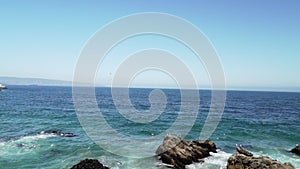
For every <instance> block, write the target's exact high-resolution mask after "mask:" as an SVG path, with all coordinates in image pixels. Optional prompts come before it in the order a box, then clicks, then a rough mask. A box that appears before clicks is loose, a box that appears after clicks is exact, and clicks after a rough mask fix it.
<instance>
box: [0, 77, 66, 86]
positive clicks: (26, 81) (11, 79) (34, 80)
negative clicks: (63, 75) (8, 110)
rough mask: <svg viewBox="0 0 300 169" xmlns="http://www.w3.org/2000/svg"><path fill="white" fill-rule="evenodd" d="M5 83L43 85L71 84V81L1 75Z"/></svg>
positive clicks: (1, 81) (1, 80)
mask: <svg viewBox="0 0 300 169" xmlns="http://www.w3.org/2000/svg"><path fill="white" fill-rule="evenodd" d="M0 83H1V84H3V85H6V86H8V85H43V86H71V85H72V82H71V81H64V80H51V79H42V78H19V77H0Z"/></svg>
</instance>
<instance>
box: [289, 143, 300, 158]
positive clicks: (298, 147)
mask: <svg viewBox="0 0 300 169" xmlns="http://www.w3.org/2000/svg"><path fill="white" fill-rule="evenodd" d="M290 152H291V153H295V154H297V155H299V156H300V146H299V145H296V147H294V148H293V149H292V150H291V151H290Z"/></svg>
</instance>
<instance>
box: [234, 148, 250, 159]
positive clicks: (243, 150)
mask: <svg viewBox="0 0 300 169" xmlns="http://www.w3.org/2000/svg"><path fill="white" fill-rule="evenodd" d="M236 151H237V152H238V153H240V154H244V155H245V156H249V157H252V156H253V154H252V153H251V152H250V151H248V150H246V149H244V148H243V147H242V146H237V147H236Z"/></svg>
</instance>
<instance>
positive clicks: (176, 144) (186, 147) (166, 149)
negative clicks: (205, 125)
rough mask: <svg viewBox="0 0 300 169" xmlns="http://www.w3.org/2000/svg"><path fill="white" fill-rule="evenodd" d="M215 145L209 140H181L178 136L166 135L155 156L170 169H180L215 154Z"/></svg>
mask: <svg viewBox="0 0 300 169" xmlns="http://www.w3.org/2000/svg"><path fill="white" fill-rule="evenodd" d="M216 150H217V148H216V145H215V143H214V142H213V141H211V140H196V141H189V140H183V139H181V138H180V137H179V136H174V135H167V136H166V137H165V138H164V141H163V144H162V145H160V146H159V147H158V148H157V150H156V154H157V155H158V156H159V157H160V160H161V161H162V162H163V163H165V164H169V166H170V167H173V168H176V169H181V168H185V165H189V164H192V163H193V162H200V159H201V158H204V157H207V156H209V152H215V153H216V152H217V151H216Z"/></svg>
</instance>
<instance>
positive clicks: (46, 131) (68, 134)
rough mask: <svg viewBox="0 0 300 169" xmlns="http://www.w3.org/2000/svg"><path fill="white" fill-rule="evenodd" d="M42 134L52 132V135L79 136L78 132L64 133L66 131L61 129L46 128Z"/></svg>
mask: <svg viewBox="0 0 300 169" xmlns="http://www.w3.org/2000/svg"><path fill="white" fill-rule="evenodd" d="M41 134H52V135H58V136H61V137H75V136H77V135H76V134H73V133H64V132H62V131H59V130H45V131H42V132H41Z"/></svg>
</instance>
